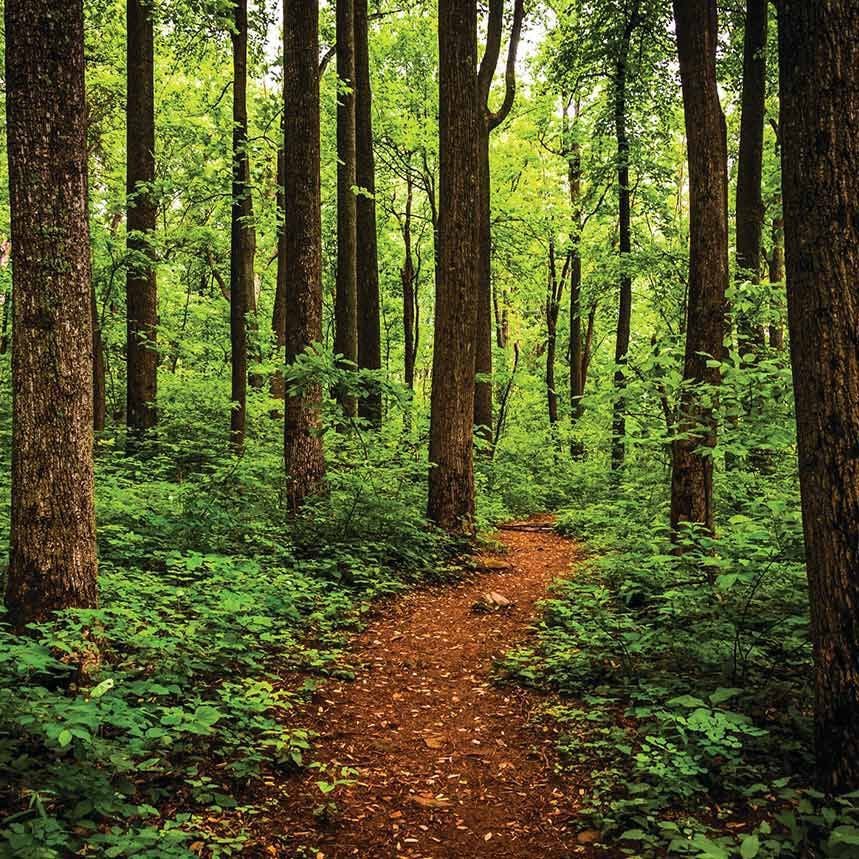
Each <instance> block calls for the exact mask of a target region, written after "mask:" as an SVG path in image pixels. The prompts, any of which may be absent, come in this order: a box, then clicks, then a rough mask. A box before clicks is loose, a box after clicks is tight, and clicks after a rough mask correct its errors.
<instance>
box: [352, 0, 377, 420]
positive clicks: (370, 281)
mask: <svg viewBox="0 0 859 859" xmlns="http://www.w3.org/2000/svg"><path fill="white" fill-rule="evenodd" d="M354 2H355V138H356V154H357V165H356V177H357V185H358V187H359V188H361V189H362V193H361V194H360V195H359V196H358V199H357V200H356V207H357V254H358V258H357V291H358V293H357V301H358V366H359V367H360V368H361V369H364V370H381V369H382V334H381V325H380V322H379V259H378V240H377V235H376V196H375V195H376V161H375V158H374V155H373V115H372V103H373V91H372V87H371V85H370V45H369V32H368V30H369V28H368V16H367V0H354ZM358 414H359V415H360V416H361V417H362V418H366V420H368V421H369V422H370V424H371V425H372V426H374V427H376V428H379V427H381V425H382V392H381V390H379V388H378V386H375V385H374V386H372V387H371V390H369V391H368V392H367V394H366V395H365V396H363V397H361V400H360V402H359V403H358Z"/></svg>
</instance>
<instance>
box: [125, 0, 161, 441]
mask: <svg viewBox="0 0 859 859" xmlns="http://www.w3.org/2000/svg"><path fill="white" fill-rule="evenodd" d="M151 13H152V8H151V4H150V3H148V2H146V0H128V24H127V26H128V46H127V47H128V68H127V83H128V93H127V99H126V103H127V108H126V117H127V123H126V125H127V138H126V149H127V174H126V193H127V195H128V203H127V214H126V227H127V231H128V239H127V244H128V255H129V260H128V273H127V276H126V287H125V290H126V316H127V329H128V332H127V333H128V336H127V345H126V350H127V352H126V364H127V367H126V374H127V379H126V383H127V392H126V422H127V425H128V434H129V442H131V446H132V447H133V446H134V444H135V442H136V441H137V440H138V439H139V438H140V437H142V435H143V434H144V433H145V432H146V430H148V429H151V428H152V427H154V426H155V425H156V423H157V422H158V412H157V411H156V406H155V400H156V396H157V394H158V353H157V351H156V333H157V329H158V292H157V288H156V282H155V254H154V250H153V248H152V238H153V236H154V234H155V219H156V215H157V208H156V204H155V197H154V193H153V189H152V185H153V183H154V182H155V99H154V69H155V61H154V56H153V51H154V41H153V30H152V17H151Z"/></svg>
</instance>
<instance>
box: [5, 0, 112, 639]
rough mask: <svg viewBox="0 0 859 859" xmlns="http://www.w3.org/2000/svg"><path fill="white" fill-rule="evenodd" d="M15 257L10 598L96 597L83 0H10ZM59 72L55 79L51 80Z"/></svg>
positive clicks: (14, 604)
mask: <svg viewBox="0 0 859 859" xmlns="http://www.w3.org/2000/svg"><path fill="white" fill-rule="evenodd" d="M5 18H6V20H5V24H6V80H5V90H6V128H7V134H8V156H9V197H10V206H11V213H12V249H13V255H14V264H13V271H12V289H13V293H14V310H13V312H14V319H13V338H14V348H13V359H12V523H11V535H10V537H11V551H10V558H9V571H8V576H7V580H6V606H7V607H8V609H9V621H10V623H11V624H12V626H13V627H14V628H15V629H17V630H19V631H21V630H23V628H24V627H25V625H26V624H28V623H31V622H33V621H43V620H46V619H47V618H48V617H49V615H50V614H51V613H52V612H53V611H55V610H57V609H64V608H70V607H84V608H90V607H94V606H95V605H96V602H97V595H98V591H97V588H98V585H97V571H98V563H97V560H96V545H95V514H94V512H93V459H92V421H93V397H92V362H91V348H92V313H91V307H92V305H91V295H90V258H89V255H90V244H89V226H88V222H87V148H86V116H87V110H86V103H85V88H84V29H83V18H84V16H83V3H82V2H81V0H6V8H5ZM46 82H47V83H46Z"/></svg>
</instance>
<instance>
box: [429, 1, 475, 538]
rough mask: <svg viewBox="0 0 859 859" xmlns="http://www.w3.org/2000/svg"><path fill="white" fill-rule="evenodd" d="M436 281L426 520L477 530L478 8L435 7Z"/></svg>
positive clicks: (451, 528) (464, 530) (457, 3)
mask: <svg viewBox="0 0 859 859" xmlns="http://www.w3.org/2000/svg"><path fill="white" fill-rule="evenodd" d="M438 17H439V37H438V40H439V163H440V172H441V175H440V218H439V240H440V247H439V268H440V270H439V279H438V283H437V285H436V312H435V349H434V350H433V368H432V398H431V417H430V463H431V468H430V473H429V503H428V516H429V518H430V519H431V520H432V521H434V522H435V523H436V524H437V525H439V526H440V527H442V528H444V529H446V530H447V531H450V532H452V533H460V534H471V533H472V532H473V529H474V525H473V521H474V471H473V458H474V450H473V416H474V387H475V385H474V368H475V358H474V354H475V339H476V338H475V332H476V324H477V293H478V270H477V259H478V252H479V234H478V224H477V219H476V218H475V217H474V213H475V212H476V211H477V210H478V209H477V207H478V205H479V200H480V187H479V181H480V180H479V176H480V165H479V155H478V149H477V139H478V133H479V123H480V117H479V108H478V100H477V80H476V78H475V75H474V71H473V70H474V68H475V65H476V62H477V35H476V34H477V5H476V2H475V0H440V2H439V12H438Z"/></svg>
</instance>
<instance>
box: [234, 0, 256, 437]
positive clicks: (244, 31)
mask: <svg viewBox="0 0 859 859" xmlns="http://www.w3.org/2000/svg"><path fill="white" fill-rule="evenodd" d="M233 12H234V16H235V17H234V24H235V30H234V32H233V34H232V42H233V188H232V194H233V204H232V217H231V236H230V345H231V350H232V351H231V356H232V362H231V364H232V388H231V399H232V412H231V417H230V441H231V445H232V448H233V450H234V451H235V452H236V453H241V452H242V450H243V449H244V443H245V429H246V423H247V402H246V401H247V385H248V319H249V314H250V313H251V310H252V306H253V305H254V304H255V303H256V302H255V300H254V299H255V296H254V250H255V245H256V239H255V236H254V226H253V216H254V211H253V200H252V198H251V188H250V181H251V168H250V160H249V158H248V104H247V89H248V3H247V0H233Z"/></svg>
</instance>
